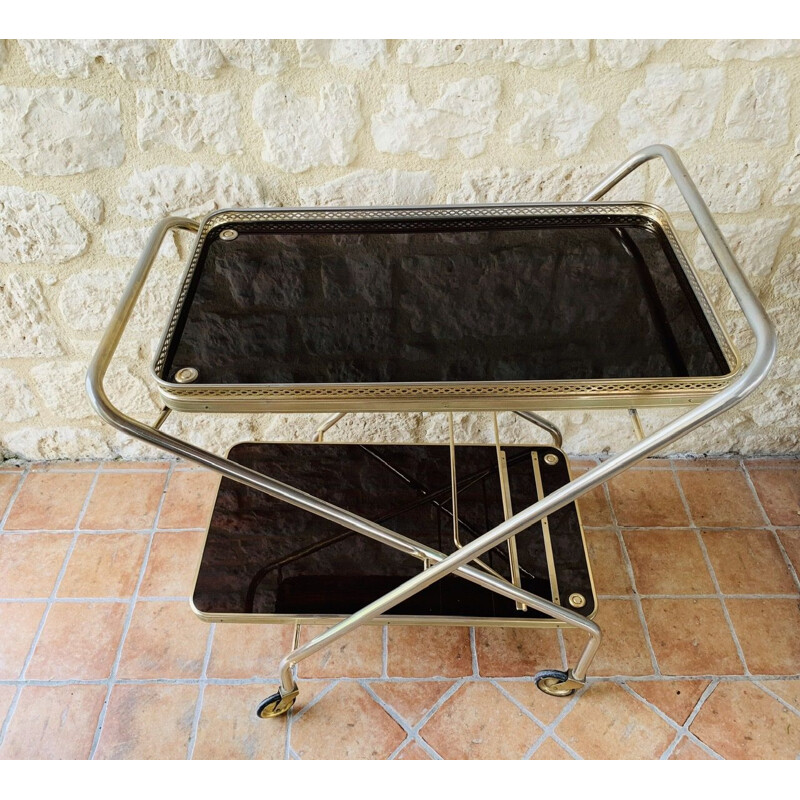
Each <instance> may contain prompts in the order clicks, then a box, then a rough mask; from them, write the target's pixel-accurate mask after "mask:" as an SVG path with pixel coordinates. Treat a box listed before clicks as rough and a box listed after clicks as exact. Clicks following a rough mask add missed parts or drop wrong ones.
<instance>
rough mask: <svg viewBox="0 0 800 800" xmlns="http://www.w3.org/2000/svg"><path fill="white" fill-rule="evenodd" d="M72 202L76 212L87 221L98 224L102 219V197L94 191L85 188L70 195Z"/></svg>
mask: <svg viewBox="0 0 800 800" xmlns="http://www.w3.org/2000/svg"><path fill="white" fill-rule="evenodd" d="M72 202H73V204H74V205H75V208H77V209H78V213H79V214H80V215H81V216H82V217H83V218H84V219H85V220H86V221H87V222H93V223H94V224H95V225H98V224H99V223H101V222H102V221H103V212H104V210H105V205H104V203H103V198H102V197H100V195H97V194H95V193H94V192H87V191H86V190H85V189H84V191H82V192H79V193H78V194H73V195H72Z"/></svg>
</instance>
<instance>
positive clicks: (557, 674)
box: [534, 669, 585, 697]
mask: <svg viewBox="0 0 800 800" xmlns="http://www.w3.org/2000/svg"><path fill="white" fill-rule="evenodd" d="M534 678H535V680H536V686H537V688H538V689H540V690H541V691H543V692H544V693H545V694H549V695H552V696H553V697H569V696H570V695H571V694H574V693H575V690H576V689H580V688H581V686H583V685H584V684H585V681H578V680H575V678H573V677H572V671H571V670H570V672H562V671H561V670H560V669H545V670H542V671H541V672H537V673H536V675H535V676H534Z"/></svg>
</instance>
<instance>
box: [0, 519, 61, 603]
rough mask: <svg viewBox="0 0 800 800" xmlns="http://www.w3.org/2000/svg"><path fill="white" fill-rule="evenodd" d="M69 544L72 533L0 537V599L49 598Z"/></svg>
mask: <svg viewBox="0 0 800 800" xmlns="http://www.w3.org/2000/svg"><path fill="white" fill-rule="evenodd" d="M71 543H72V534H71V533H17V534H14V533H6V534H0V596H2V597H8V598H9V599H21V598H24V597H49V596H50V593H51V592H52V591H53V587H54V586H55V583H56V578H57V577H58V573H59V572H60V571H61V567H62V566H63V564H64V557H65V556H66V555H67V550H69V546H70V544H71Z"/></svg>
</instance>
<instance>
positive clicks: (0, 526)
mask: <svg viewBox="0 0 800 800" xmlns="http://www.w3.org/2000/svg"><path fill="white" fill-rule="evenodd" d="M12 474H13V473H12ZM29 474H30V467H27V468H26V469H25V470H24V471H23V472H21V473H20V474H19V476H18V479H17V485H16V487H15V489H14V491H13V492H12V493H11V497H9V498H8V505H7V506H6V510H5V511H4V512H3V515H2V517H0V530H2V531H3V532H4V533H5V532H6V521H7V520H8V518H9V516H10V515H11V509H12V508H13V507H14V503H16V502H17V498H18V497H19V495H20V492H21V491H22V484H23V483H25V480H26V479H27V477H28V475H29Z"/></svg>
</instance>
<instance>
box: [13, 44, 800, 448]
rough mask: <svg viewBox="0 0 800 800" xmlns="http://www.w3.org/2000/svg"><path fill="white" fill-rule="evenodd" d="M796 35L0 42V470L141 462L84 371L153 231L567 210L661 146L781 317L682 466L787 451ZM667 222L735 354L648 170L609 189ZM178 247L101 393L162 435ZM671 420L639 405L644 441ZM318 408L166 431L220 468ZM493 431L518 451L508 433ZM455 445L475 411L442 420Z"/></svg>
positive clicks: (386, 433) (720, 296) (799, 72)
mask: <svg viewBox="0 0 800 800" xmlns="http://www.w3.org/2000/svg"><path fill="white" fill-rule="evenodd" d="M798 123H800V41H604V40H597V41H586V40H572V41H569V40H568V41H499V40H495V41H470V40H463V41H460V40H448V41H410V40H407V41H383V40H369V41H365V40H340V41H319V40H316V41H311V40H297V41H263V40H256V41H230V40H229V41H178V42H172V41H160V42H159V41H145V40H135V41H127V40H43V41H27V40H20V41H6V42H4V43H3V44H2V46H0V331H1V332H2V333H0V359H2V363H1V364H0V420H2V424H1V425H0V454H1V455H2V456H3V457H6V458H22V459H56V458H113V457H117V456H123V457H134V456H142V455H154V451H148V450H147V449H145V448H143V447H141V446H139V445H138V444H137V443H135V442H132V441H131V440H129V439H126V438H124V437H121V436H119V435H117V434H116V433H115V432H113V431H112V430H110V429H109V428H107V427H105V426H103V424H102V423H100V421H99V420H98V419H97V418H96V417H94V416H93V414H92V412H91V409H90V408H89V404H88V402H87V400H86V398H85V395H84V389H83V376H84V373H85V370H86V365H87V363H88V360H89V358H90V356H91V353H92V352H93V350H94V348H95V346H96V344H97V342H98V338H99V336H100V333H101V331H102V329H103V326H104V325H105V324H106V322H107V321H108V319H109V316H110V313H111V310H112V307H113V306H114V304H115V302H116V300H117V299H118V297H119V294H120V292H121V289H122V287H123V285H124V283H125V280H126V276H127V275H128V274H129V273H130V271H131V269H132V267H133V264H134V260H135V257H136V255H137V254H138V252H139V251H140V249H141V247H142V245H143V243H144V240H145V237H146V234H147V230H148V228H149V227H150V226H151V225H152V224H153V222H154V221H155V220H157V219H158V218H159V217H161V216H162V215H165V214H182V215H189V216H195V217H200V216H202V215H204V214H206V213H208V212H209V211H212V210H214V209H216V208H220V207H223V206H258V205H326V204H329V205H347V204H358V205H364V204H417V203H421V204H429V203H472V202H486V201H488V202H499V201H536V200H575V199H579V198H580V196H581V195H582V193H583V192H584V191H585V190H586V189H587V188H588V187H589V186H590V185H591V184H592V182H593V181H595V180H596V179H597V178H598V177H599V176H601V175H602V174H603V172H604V171H605V170H607V169H608V168H609V167H611V166H613V165H614V164H615V163H617V162H619V161H621V160H622V159H623V158H624V157H625V156H626V155H627V154H628V153H629V152H631V151H632V150H634V149H636V148H638V147H641V146H643V145H646V144H649V143H652V142H657V141H660V142H666V143H668V144H671V145H673V146H675V147H676V148H677V149H678V150H679V152H680V153H681V155H682V156H683V158H684V160H685V161H686V163H687V166H688V167H689V170H690V172H691V173H693V174H694V176H695V177H696V179H697V181H698V183H699V187H700V190H701V192H702V193H703V194H704V196H705V197H706V199H707V201H708V202H709V204H710V206H711V210H712V211H713V212H714V213H715V214H716V216H717V219H718V221H719V222H720V224H721V226H722V229H723V231H724V233H725V234H726V235H727V236H729V241H730V242H731V244H732V245H733V249H734V251H735V253H736V254H737V256H738V257H739V258H740V260H741V263H742V266H743V267H744V269H745V271H746V273H747V274H748V276H749V277H750V278H751V280H752V281H753V283H754V285H755V287H756V289H757V291H758V293H759V295H760V297H761V298H762V300H763V301H764V303H765V304H766V306H767V308H768V310H769V311H770V312H771V313H772V314H773V316H774V318H775V320H776V322H777V323H778V326H779V331H780V355H779V358H778V362H777V365H776V367H775V369H774V372H773V374H772V377H771V378H770V379H769V381H768V383H767V384H766V386H765V387H764V388H763V389H762V390H760V391H759V392H758V394H757V395H756V396H754V397H753V398H752V399H750V400H748V401H747V402H746V403H744V404H743V405H742V406H741V407H740V408H738V409H736V410H734V411H733V412H731V413H729V414H727V415H726V416H725V417H724V418H722V419H721V420H718V421H716V422H715V423H713V424H712V425H710V426H707V427H706V428H704V429H702V430H701V431H699V432H697V433H695V434H693V435H692V436H691V437H689V438H687V439H684V440H682V441H681V442H680V443H678V445H676V447H675V448H674V450H675V451H677V452H695V453H707V452H726V451H736V452H744V453H751V454H752V453H779V452H798V451H799V450H800V444H799V443H798V430H799V429H800V404H798V402H797V393H796V386H797V382H798V378H799V377H800V256H798V244H799V243H800V226H798V221H797V217H796V214H797V210H798V203H799V202H800V188H798V184H799V182H800V136H799V135H798V133H800V125H799V124H798ZM616 197H618V198H625V199H627V198H632V199H646V200H653V201H655V202H658V203H660V204H662V205H664V206H665V207H666V208H667V209H668V210H669V211H670V212H673V213H674V219H675V222H676V226H677V227H678V229H679V231H680V233H681V236H682V240H683V241H684V243H685V246H686V248H687V250H689V251H690V252H691V253H693V254H694V255H695V258H696V260H697V263H698V265H699V267H700V269H701V271H702V274H703V276H704V277H705V278H706V280H707V281H708V283H709V288H710V291H711V292H712V294H713V295H714V297H715V299H716V300H717V301H718V302H719V304H720V306H721V308H722V310H723V317H724V319H725V321H726V323H727V324H728V325H729V326H730V327H731V329H732V331H733V333H734V337H735V339H736V341H737V343H738V344H739V346H740V347H741V348H742V349H743V351H744V353H745V355H747V354H748V353H749V348H750V346H751V344H750V341H749V339H748V337H747V335H745V334H744V333H743V330H742V328H743V326H742V322H741V319H740V318H739V317H738V315H737V314H736V313H735V309H734V306H733V304H732V301H731V298H730V297H729V296H728V295H727V293H726V289H725V287H724V286H722V285H720V283H719V281H718V279H717V277H716V275H715V272H714V270H713V268H712V265H711V264H710V262H709V257H708V254H707V253H706V252H705V250H704V248H705V245H704V244H702V243H701V242H699V241H698V234H697V231H696V229H695V228H694V227H693V224H692V222H691V219H690V218H689V217H688V216H687V214H686V213H685V209H684V208H683V206H682V205H681V202H680V198H679V196H678V195H677V193H676V191H675V190H674V188H673V187H672V186H671V185H670V182H669V180H668V179H667V177H666V175H665V170H664V169H663V168H662V167H661V166H658V167H656V166H652V167H649V168H648V170H647V171H643V172H642V173H641V174H637V175H636V176H634V177H633V178H632V179H630V180H629V181H628V183H627V184H626V185H624V186H623V187H620V188H619V189H618V190H617V191H616ZM186 248H187V242H186V241H183V240H170V241H168V242H167V243H166V245H165V247H164V248H163V250H162V253H161V256H160V258H159V262H158V264H157V269H156V271H155V274H154V276H153V279H152V281H151V283H150V285H149V286H148V288H147V290H146V292H145V296H144V297H143V300H142V303H141V307H140V309H139V310H138V311H137V313H136V317H135V319H134V321H133V323H132V325H131V328H130V333H129V335H127V336H126V337H125V339H124V340H123V343H122V346H121V350H120V357H119V358H118V360H117V364H116V366H115V368H114V369H113V371H112V374H111V376H110V386H111V394H112V397H113V398H114V399H115V400H117V401H118V402H119V403H120V404H121V405H122V407H123V408H124V409H126V410H128V411H130V412H131V413H134V414H140V415H143V417H144V418H146V419H150V420H152V419H154V418H155V416H156V414H157V412H158V407H159V406H158V404H157V400H156V397H155V395H154V393H153V391H152V389H150V388H148V386H149V384H150V382H149V380H148V377H147V375H148V364H149V362H150V360H151V357H152V353H153V350H154V347H155V343H156V341H157V339H158V337H159V335H160V332H161V327H162V325H163V324H164V321H165V310H166V307H167V304H168V302H169V300H170V298H171V296H172V293H173V292H174V288H175V286H176V285H177V280H178V276H179V275H180V271H181V259H182V258H183V257H185V255H186V253H187V249H186ZM676 415H677V412H671V411H670V412H662V411H645V412H643V418H644V422H645V426H646V427H650V426H652V425H655V424H656V423H658V422H659V421H661V420H664V419H667V418H670V417H672V416H676ZM552 416H553V418H554V419H556V420H557V421H558V422H559V423H560V424H561V425H562V426H563V427H564V429H565V432H566V434H567V438H566V444H567V447H568V449H569V450H570V451H572V452H583V453H597V452H603V451H608V450H609V449H612V450H613V449H617V448H618V447H619V446H620V445H621V444H623V443H625V442H627V441H630V440H631V438H632V435H633V433H632V429H631V426H630V424H629V421H628V419H627V415H626V414H625V413H624V412H614V413H611V414H606V415H594V414H592V415H589V414H584V413H582V412H581V413H577V412H576V413H569V414H553V415H552ZM319 419H320V416H319V415H309V416H305V417H289V416H287V415H272V416H265V417H259V418H249V417H223V418H217V419H214V420H212V421H210V422H209V421H207V420H206V421H204V422H202V424H201V423H200V421H199V420H198V419H196V418H194V417H190V416H177V415H173V417H171V418H170V420H169V421H168V423H167V428H166V429H168V430H173V431H177V432H180V433H181V434H183V435H186V436H189V437H190V438H194V439H195V440H196V441H200V442H203V443H205V444H208V445H209V446H211V447H213V448H214V449H216V450H224V449H226V448H227V446H228V445H230V444H232V443H233V442H235V441H239V440H245V439H252V438H253V437H268V438H273V439H300V438H307V437H309V436H310V434H311V433H312V431H313V429H314V427H315V425H316V424H317V423H318V421H319ZM500 424H501V428H502V431H503V435H504V436H505V437H507V438H510V439H513V438H517V439H520V438H522V439H527V438H530V435H531V430H530V428H529V426H528V425H527V423H522V422H518V421H515V420H514V419H513V418H512V417H511V416H510V415H505V414H504V415H501V417H500ZM446 425H447V419H446V417H445V416H443V415H435V414H412V415H377V416H376V415H353V416H352V417H349V418H346V419H345V420H344V421H343V422H342V423H341V424H340V426H338V428H336V429H334V431H332V432H331V436H330V438H333V439H347V438H355V437H359V438H363V437H367V438H378V439H381V438H383V439H386V438H393V439H399V438H411V439H417V440H420V439H426V438H429V439H430V438H441V437H442V436H444V435H446V430H447V428H446ZM456 425H457V433H458V436H459V437H460V438H463V439H486V438H487V437H490V436H491V420H490V419H489V418H488V417H487V416H486V415H457V419H456Z"/></svg>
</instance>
